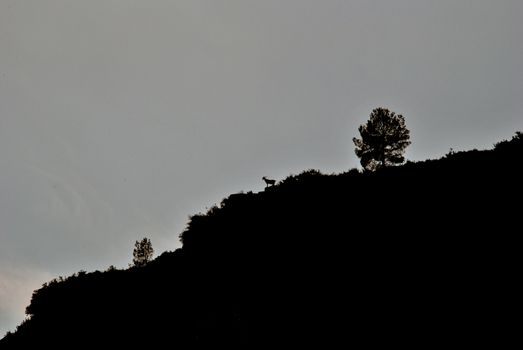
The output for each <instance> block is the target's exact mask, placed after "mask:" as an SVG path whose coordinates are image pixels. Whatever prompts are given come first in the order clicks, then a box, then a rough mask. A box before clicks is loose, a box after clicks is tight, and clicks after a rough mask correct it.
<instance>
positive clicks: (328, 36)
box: [0, 0, 523, 336]
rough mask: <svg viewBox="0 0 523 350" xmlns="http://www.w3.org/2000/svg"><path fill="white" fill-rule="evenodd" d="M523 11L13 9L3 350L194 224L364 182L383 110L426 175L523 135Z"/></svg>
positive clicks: (2, 40) (232, 2)
mask: <svg viewBox="0 0 523 350" xmlns="http://www.w3.org/2000/svg"><path fill="white" fill-rule="evenodd" d="M522 13H523V2H522V1H520V0H513V1H510V0H496V1H494V0H489V1H486V0H468V1H467V0H437V1H436V0H434V1H428V0H394V1H392V0H360V1H351V0H346V1H341V0H340V1H335V0H315V1H312V0H263V1H262V0H256V1H254V0H241V1H240V0H228V1H225V0H208V1H197V0H187V1H174V0H173V1H167V0H165V1H159V0H158V1H156V0H147V1H145V0H141V1H136V0H112V1H111V0H89V1H87V0H86V1H73V0H61V1H59V0H46V1H42V0H11V1H10V0H0V164H1V168H0V169H1V171H0V336H2V335H3V334H4V333H5V331H6V330H8V329H11V330H13V329H14V327H15V325H16V324H18V323H19V322H20V321H21V320H22V319H23V310H24V307H25V306H26V305H27V304H28V303H29V300H30V296H31V292H32V290H33V289H35V288H37V287H39V286H40V285H41V284H42V283H43V282H44V281H46V280H48V279H50V278H52V277H55V276H58V275H69V274H71V273H73V272H75V271H78V270H80V269H85V270H93V269H105V268H107V267H108V266H109V265H111V264H114V265H116V266H118V267H125V266H126V265H127V263H129V262H130V261H131V252H132V247H133V243H134V241H135V240H136V239H139V238H142V237H144V236H147V237H149V238H151V240H152V242H153V247H155V248H156V252H158V253H160V252H162V251H164V250H173V249H175V248H177V247H178V246H179V243H178V234H179V233H180V232H181V231H182V229H183V228H184V226H185V224H186V222H187V216H188V215H190V214H194V213H197V212H199V211H205V208H206V207H210V206H211V205H212V204H214V203H216V202H219V201H220V200H221V199H222V198H223V197H225V196H227V195H228V194H230V193H233V192H238V191H240V190H244V191H249V190H253V191H259V190H261V189H262V188H263V183H262V181H261V176H263V175H267V176H269V177H273V178H276V179H282V178H283V177H285V176H287V175H289V174H290V173H298V172H300V171H302V170H305V169H310V168H315V169H319V170H321V171H323V172H327V173H330V172H340V171H344V170H347V169H349V168H352V167H356V166H358V160H357V158H356V157H355V155H354V153H353V145H352V142H351V139H352V137H353V136H357V127H358V125H360V124H361V123H363V122H364V121H365V120H366V119H367V118H368V115H369V113H370V111H371V110H372V109H373V108H375V107H378V106H383V107H388V108H390V109H392V110H394V111H395V112H397V113H401V114H403V115H404V116H405V118H406V122H407V126H408V127H409V128H410V129H411V135H412V141H413V143H412V145H411V146H410V148H409V150H408V151H407V157H408V158H409V159H412V160H421V159H425V158H428V157H431V158H433V157H439V156H441V155H443V154H445V153H446V152H448V150H449V148H450V147H453V148H454V149H455V150H461V149H470V148H490V147H491V146H492V144H493V143H494V142H496V141H499V140H502V139H507V138H510V137H511V136H512V135H513V134H514V132H515V131H516V130H523V118H522V114H521V111H522V110H523V108H522V107H523V40H522V39H521V38H523V21H521V14H522Z"/></svg>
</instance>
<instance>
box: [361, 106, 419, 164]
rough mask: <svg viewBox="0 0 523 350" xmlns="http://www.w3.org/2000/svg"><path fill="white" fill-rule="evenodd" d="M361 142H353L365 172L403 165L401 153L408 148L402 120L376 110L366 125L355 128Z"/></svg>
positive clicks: (384, 111)
mask: <svg viewBox="0 0 523 350" xmlns="http://www.w3.org/2000/svg"><path fill="white" fill-rule="evenodd" d="M358 131H359V132H360V135H361V139H358V138H356V137H355V138H354V139H353V142H354V144H355V145H356V149H355V152H356V155H357V156H358V157H359V158H360V163H361V165H362V166H363V168H364V169H365V170H376V169H378V168H383V167H386V166H389V165H395V164H401V163H403V162H404V161H405V158H404V157H403V153H404V152H405V149H406V148H407V146H408V145H410V132H409V130H408V129H407V127H406V126H405V118H404V117H403V116H402V115H400V114H395V113H394V112H391V111H389V110H388V109H386V108H376V109H374V110H373V111H372V113H371V114H370V119H369V120H368V121H367V123H365V124H362V125H360V127H359V128H358Z"/></svg>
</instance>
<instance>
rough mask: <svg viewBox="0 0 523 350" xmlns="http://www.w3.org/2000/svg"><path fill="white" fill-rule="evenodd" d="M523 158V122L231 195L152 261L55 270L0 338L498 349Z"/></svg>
mask: <svg viewBox="0 0 523 350" xmlns="http://www.w3.org/2000/svg"><path fill="white" fill-rule="evenodd" d="M522 162H523V134H522V133H517V134H516V136H514V138H513V139H512V140H510V141H503V142H500V143H498V144H497V145H496V146H495V147H494V149H492V150H485V151H478V150H473V151H468V152H456V153H454V152H451V153H449V154H447V155H446V156H444V157H443V158H441V159H438V160H427V161H424V162H416V163H412V162H407V163H406V164H405V165H402V166H397V167H389V168H384V169H381V170H379V171H376V172H363V173H362V172H359V171H357V170H351V171H349V172H347V173H343V174H337V175H322V174H320V173H319V172H317V171H314V170H309V171H305V172H303V173H301V174H299V175H293V176H289V177H288V178H286V179H284V180H283V181H281V182H279V183H277V184H276V185H275V186H270V187H268V188H266V189H265V191H263V192H260V193H251V192H249V193H239V194H233V195H231V196H229V197H228V198H226V199H224V200H223V201H222V203H221V204H220V205H219V206H216V207H213V208H211V209H210V210H209V211H208V212H207V213H206V214H200V215H195V216H193V217H192V218H191V219H190V221H189V223H188V225H187V228H186V230H185V231H184V232H183V233H182V234H181V235H180V238H181V241H182V243H183V247H182V248H180V249H178V250H176V251H174V252H165V253H163V254H162V255H160V256H159V257H157V258H156V259H154V260H153V261H151V262H149V263H148V264H147V265H146V266H144V267H134V268H129V269H127V270H118V269H109V270H107V271H105V272H100V271H96V272H91V273H85V272H80V273H78V274H75V275H73V276H70V277H68V278H65V279H58V280H53V281H51V282H49V283H46V284H45V285H44V286H43V287H42V288H40V289H39V290H37V291H35V292H34V294H33V298H32V301H31V304H30V305H29V306H28V307H27V310H26V313H27V319H26V320H25V321H24V322H23V323H22V324H21V325H19V326H18V328H17V330H16V331H15V332H13V333H8V334H7V335H6V336H5V337H4V338H3V339H2V340H0V348H1V349H2V350H4V349H26V348H27V349H29V348H35V347H38V348H41V349H56V348H59V349H62V348H63V349H66V348H67V349H74V348H83V347H95V346H96V347H99V346H102V347H103V348H105V347H116V348H118V349H124V348H144V347H148V348H154V347H158V348H160V347H162V348H163V347H165V346H169V347H173V348H181V349H184V348H196V347H209V348H210V347H211V346H212V347H213V348H221V346H225V347H228V348H231V347H233V348H242V349H245V348H258V347H264V348H278V347H280V346H292V348H298V347H302V346H318V347H319V346H321V348H329V347H333V346H336V347H338V346H339V347H340V348H343V347H346V346H351V345H352V346H355V347H361V346H364V347H366V348H371V347H373V346H383V345H388V346H391V345H399V346H402V347H405V346H411V347H416V348H420V347H427V346H434V345H436V346H450V345H453V346H470V345H479V344H481V345H483V346H489V345H495V346H497V347H500V346H503V345H504V343H505V342H506V343H511V338H510V336H511V335H514V336H515V335H516V334H517V331H516V327H517V326H516V324H517V323H516V321H514V320H515V317H517V316H519V312H518V311H519V309H518V308H519V306H517V305H519V298H520V296H521V289H520V287H519V282H518V281H519V279H520V273H519V271H520V268H519V267H517V266H519V264H517V260H519V259H518V257H519V255H520V254H521V253H520V250H521V249H520V245H519V244H516V242H519V236H520V235H521V214H522V213H521V209H522V202H521V201H522V198H523V197H522V194H523V190H522V187H523V185H522V179H523V164H522ZM518 328H519V327H518ZM518 331H519V329H518Z"/></svg>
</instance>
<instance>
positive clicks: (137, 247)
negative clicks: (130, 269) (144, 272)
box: [133, 237, 154, 267]
mask: <svg viewBox="0 0 523 350" xmlns="http://www.w3.org/2000/svg"><path fill="white" fill-rule="evenodd" d="M153 253H154V249H153V245H152V243H151V240H150V239H149V238H147V237H145V238H144V239H142V240H141V241H136V242H135V243H134V251H133V264H134V266H138V267H140V266H144V265H146V264H147V263H148V262H149V261H151V259H152V257H153Z"/></svg>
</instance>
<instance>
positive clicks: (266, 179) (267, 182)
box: [262, 176, 276, 188]
mask: <svg viewBox="0 0 523 350" xmlns="http://www.w3.org/2000/svg"><path fill="white" fill-rule="evenodd" d="M262 179H263V181H265V188H267V187H269V186H274V185H275V184H276V180H272V179H268V178H267V177H265V176H264V177H262Z"/></svg>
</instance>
